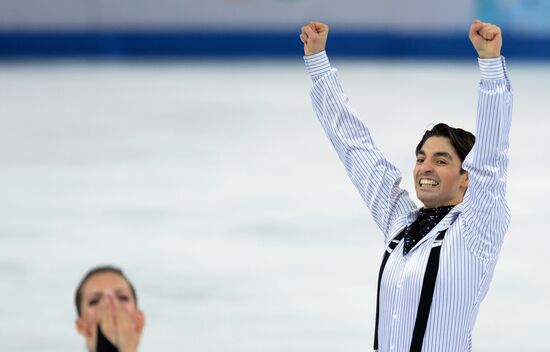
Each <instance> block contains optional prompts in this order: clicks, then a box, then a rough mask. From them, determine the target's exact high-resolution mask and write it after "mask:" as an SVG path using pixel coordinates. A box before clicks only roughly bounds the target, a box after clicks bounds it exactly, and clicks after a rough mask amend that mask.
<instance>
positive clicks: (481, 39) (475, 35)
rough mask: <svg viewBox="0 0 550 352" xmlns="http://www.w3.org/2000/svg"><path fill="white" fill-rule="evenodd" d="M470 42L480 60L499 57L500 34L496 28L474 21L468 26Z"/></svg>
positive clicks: (500, 46)
mask: <svg viewBox="0 0 550 352" xmlns="http://www.w3.org/2000/svg"><path fill="white" fill-rule="evenodd" d="M470 41H471V42H472V44H473V45H474V48H475V49H476V51H477V54H478V56H479V57H480V58H481V59H488V58H493V57H499V56H500V48H502V33H501V32H500V28H499V27H498V26H495V25H494V24H491V23H484V22H481V21H479V20H474V21H473V22H472V25H471V26H470Z"/></svg>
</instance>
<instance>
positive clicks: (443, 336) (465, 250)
mask: <svg viewBox="0 0 550 352" xmlns="http://www.w3.org/2000/svg"><path fill="white" fill-rule="evenodd" d="M304 59H305V63H306V67H307V69H308V71H309V73H310V75H311V77H312V80H313V82H314V85H313V88H312V89H311V92H310V95H311V99H312V102H313V109H314V112H315V114H316V115H317V117H318V119H319V121H320V122H321V125H322V126H323V128H324V130H325V132H326V134H327V136H328V137H329V139H330V141H331V143H332V144H333V146H334V148H335V149H336V152H337V153H338V156H339V157H340V160H341V161H342V163H343V164H344V167H345V169H346V171H347V173H348V175H349V177H350V179H351V181H352V182H353V184H354V185H355V187H356V188H357V190H358V191H359V193H360V194H361V196H362V198H363V200H364V201H365V203H366V205H367V207H368V208H369V210H370V211H371V213H372V215H373V218H374V220H375V222H376V224H377V225H378V226H379V228H380V229H381V231H382V233H383V234H384V239H385V244H386V246H387V245H388V242H389V241H390V240H391V239H392V238H393V237H395V236H396V235H397V234H398V233H399V232H400V231H401V230H402V229H403V228H404V227H405V226H407V225H408V224H410V223H411V222H412V221H414V219H415V218H416V216H417V212H418V210H417V208H416V206H415V204H414V203H413V201H412V200H411V199H410V197H409V195H408V194H407V192H406V191H404V190H403V189H401V188H399V183H400V181H401V174H400V172H399V170H397V168H396V167H395V166H394V165H393V164H391V163H390V162H389V161H388V160H387V159H386V158H385V157H384V156H383V155H382V153H381V152H380V151H379V150H378V148H377V147H376V145H375V144H374V141H373V139H372V137H371V135H370V132H369V130H368V129H367V127H366V126H365V124H364V123H363V122H362V121H361V120H359V118H358V117H357V115H356V114H355V112H354V111H353V109H352V108H351V106H350V103H349V100H348V98H347V96H346V95H345V94H344V91H343V89H342V86H341V85H340V82H339V80H338V77H337V70H336V69H333V68H331V66H330V63H329V61H328V58H327V56H326V53H325V52H321V53H319V54H315V55H311V56H307V57H305V58H304ZM479 66H480V71H481V78H482V79H481V83H480V86H479V98H478V109H477V124H476V143H475V145H474V148H473V149H472V151H471V152H470V153H469V154H468V156H467V157H466V159H465V160H464V162H463V168H464V169H465V170H467V171H468V172H469V186H468V190H467V191H466V194H465V196H464V200H463V201H462V203H460V204H458V205H457V206H455V207H454V208H453V209H452V210H451V211H450V212H449V214H447V216H446V217H445V218H444V219H443V220H441V222H440V223H439V224H438V225H437V226H435V227H434V228H433V229H432V231H431V232H430V233H429V234H428V235H426V236H425V237H424V238H423V239H422V240H421V241H420V242H419V243H418V244H417V245H416V246H415V247H414V248H413V249H412V250H411V251H410V252H409V253H408V254H407V255H406V256H403V248H402V247H403V241H401V243H400V244H399V245H398V246H397V248H396V249H395V250H394V252H393V253H392V255H391V256H390V257H389V259H388V262H387V264H386V268H385V271H384V275H383V277H382V282H381V285H380V323H379V350H380V351H384V352H385V351H408V350H409V346H410V342H411V338H412V332H413V328H414V322H415V319H416V311H417V307H418V302H419V298H420V292H421V289H422V281H423V278H424V272H425V268H426V263H427V260H428V256H429V253H430V249H431V244H432V242H433V241H434V239H435V237H436V236H437V233H438V232H440V231H441V230H444V229H447V235H446V237H445V241H444V243H443V246H442V248H441V258H440V268H439V275H438V278H437V282H436V287H435V292H434V298H433V302H432V308H431V311H430V316H429V319H428V326H427V330H426V335H425V337H424V345H423V349H422V350H423V351H432V352H443V351H471V349H472V341H471V334H472V329H473V327H474V323H475V319H476V316H477V312H478V309H479V305H480V303H481V301H482V300H483V298H484V297H485V294H486V293H487V290H488V288H489V284H490V282H491V279H492V275H493V270H494V267H495V264H496V261H497V259H498V254H499V251H500V247H501V245H502V241H503V237H504V234H505V232H506V230H507V228H508V225H509V222H510V212H509V208H508V205H507V203H506V199H505V191H506V168H507V164H508V144H509V134H510V124H511V116H512V91H511V86H510V81H509V79H508V74H507V71H506V65H505V61H504V58H502V57H501V58H495V59H484V60H481V59H480V60H479ZM419 137H420V136H419ZM373 320H374V319H373Z"/></svg>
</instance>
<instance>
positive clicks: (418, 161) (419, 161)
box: [416, 159, 424, 164]
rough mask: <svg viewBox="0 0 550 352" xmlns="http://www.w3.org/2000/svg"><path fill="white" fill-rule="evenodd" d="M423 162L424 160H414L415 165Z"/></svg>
mask: <svg viewBox="0 0 550 352" xmlns="http://www.w3.org/2000/svg"><path fill="white" fill-rule="evenodd" d="M423 161H424V159H416V163H417V164H420V163H422V162H423Z"/></svg>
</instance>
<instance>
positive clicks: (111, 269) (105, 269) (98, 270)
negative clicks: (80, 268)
mask: <svg viewBox="0 0 550 352" xmlns="http://www.w3.org/2000/svg"><path fill="white" fill-rule="evenodd" d="M102 273H114V274H118V275H120V276H122V278H123V279H124V280H126V282H127V283H128V286H130V291H132V296H133V297H134V302H136V306H137V295H136V290H135V289H134V285H132V283H131V282H130V280H128V278H127V277H126V275H124V273H123V272H122V270H121V269H119V268H117V267H115V266H111V265H102V266H98V267H95V268H93V269H91V270H90V271H88V272H87V273H86V275H84V277H83V278H82V280H80V283H79V284H78V288H77V289H76V294H75V304H76V312H77V313H78V316H80V314H81V313H82V312H81V309H80V304H81V303H82V287H83V286H84V284H85V283H86V281H88V280H89V279H90V278H91V277H92V276H94V275H96V274H102Z"/></svg>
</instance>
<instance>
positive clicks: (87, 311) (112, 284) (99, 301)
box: [76, 272, 144, 351]
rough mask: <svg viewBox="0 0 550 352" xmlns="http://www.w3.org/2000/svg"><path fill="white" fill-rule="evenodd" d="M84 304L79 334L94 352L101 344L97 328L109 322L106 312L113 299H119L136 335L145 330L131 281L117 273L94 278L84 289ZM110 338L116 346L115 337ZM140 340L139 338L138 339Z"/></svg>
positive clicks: (78, 325) (82, 302)
mask: <svg viewBox="0 0 550 352" xmlns="http://www.w3.org/2000/svg"><path fill="white" fill-rule="evenodd" d="M81 292H82V300H81V302H80V312H81V315H80V317H79V318H78V319H77V321H76V327H77V330H78V332H79V333H80V334H81V335H82V336H84V338H85V339H86V344H87V346H88V349H89V350H90V351H94V350H95V345H96V343H97V336H96V335H97V326H98V325H100V322H102V321H105V314H108V309H107V308H106V307H107V306H108V305H109V303H108V300H109V299H113V298H114V299H115V300H116V301H117V302H118V305H119V306H120V308H121V309H123V310H124V311H125V312H127V313H128V314H129V316H131V317H132V319H131V321H132V322H133V324H134V325H135V331H136V332H137V334H138V335H140V334H141V331H142V328H143V322H144V319H143V313H142V312H141V311H140V310H139V309H137V306H136V301H135V298H134V296H133V295H132V289H131V288H130V285H129V284H128V281H126V279H124V277H122V276H121V275H119V274H117V273H113V272H101V273H97V274H95V275H92V276H91V277H90V278H89V279H88V280H87V281H86V282H85V283H84V285H83V286H82V291H81ZM102 330H103V329H102ZM109 335H110V334H108V333H107V332H106V336H107V338H109V340H111V342H113V340H114V339H115V337H112V336H109ZM138 337H139V336H138Z"/></svg>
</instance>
